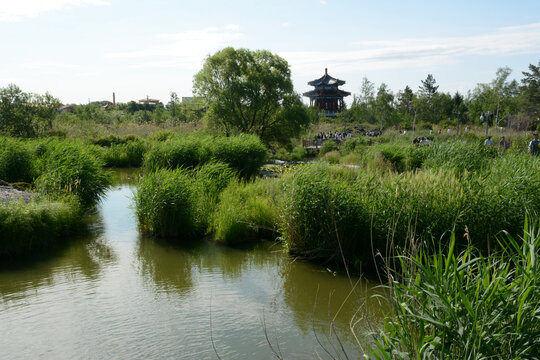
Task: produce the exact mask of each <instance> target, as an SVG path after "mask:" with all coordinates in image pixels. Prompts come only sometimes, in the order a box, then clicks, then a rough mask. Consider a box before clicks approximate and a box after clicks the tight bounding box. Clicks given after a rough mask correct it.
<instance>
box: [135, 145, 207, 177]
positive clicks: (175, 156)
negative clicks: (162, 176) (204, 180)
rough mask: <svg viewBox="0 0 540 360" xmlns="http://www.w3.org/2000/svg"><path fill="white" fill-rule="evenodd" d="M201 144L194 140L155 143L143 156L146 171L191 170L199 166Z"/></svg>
mask: <svg viewBox="0 0 540 360" xmlns="http://www.w3.org/2000/svg"><path fill="white" fill-rule="evenodd" d="M200 147H201V142H200V141H197V140H196V139H195V138H192V137H186V138H171V139H169V140H166V141H164V142H162V143H157V144H154V145H153V146H152V148H151V149H150V150H149V151H148V152H147V153H146V155H145V156H144V167H145V169H146V170H148V171H156V170H158V169H176V168H179V167H185V168H192V167H195V166H197V165H198V164H199V158H200V155H199V148H200Z"/></svg>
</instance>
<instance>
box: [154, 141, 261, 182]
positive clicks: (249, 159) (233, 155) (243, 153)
mask: <svg viewBox="0 0 540 360" xmlns="http://www.w3.org/2000/svg"><path fill="white" fill-rule="evenodd" d="M265 160H266V147H265V146H264V145H263V143H262V142H261V141H260V140H259V138H258V137H256V136H253V135H245V134H242V135H238V136H232V137H210V136H199V137H197V136H185V137H172V138H170V139H168V140H166V141H164V142H162V143H158V144H154V146H153V147H152V148H151V149H150V150H149V151H148V152H147V154H146V155H145V158H144V167H145V169H146V170H148V171H155V170H157V169H163V168H166V169H175V168H178V167H186V168H194V167H196V166H198V165H201V164H204V163H206V162H209V161H216V162H221V163H225V164H227V165H228V166H229V167H231V168H232V169H234V170H236V171H237V172H238V174H239V175H240V176H241V177H244V178H249V177H252V176H254V175H255V174H256V173H257V171H258V170H259V168H260V167H261V166H262V165H263V164H264V161H265Z"/></svg>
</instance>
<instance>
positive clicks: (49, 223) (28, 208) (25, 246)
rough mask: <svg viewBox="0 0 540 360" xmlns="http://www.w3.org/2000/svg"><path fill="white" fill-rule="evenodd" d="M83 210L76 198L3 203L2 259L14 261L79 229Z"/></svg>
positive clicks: (0, 220)
mask: <svg viewBox="0 0 540 360" xmlns="http://www.w3.org/2000/svg"><path fill="white" fill-rule="evenodd" d="M81 218H82V213H81V211H80V207H79V206H78V205H77V203H76V202H75V201H71V202H70V201H66V200H65V199H64V201H63V202H59V201H48V200H45V199H41V200H33V201H31V202H30V203H29V204H25V203H24V202H23V201H12V202H10V203H8V204H7V205H6V206H2V205H0V234H2V235H1V236H0V258H2V259H7V260H12V259H14V258H20V257H23V256H26V255H28V254H31V253H35V252H38V251H42V250H45V249H48V248H50V247H51V246H54V244H57V243H58V242H59V241H60V240H61V239H64V238H66V236H68V235H70V234H72V233H73V232H75V231H76V229H77V227H79V226H80V224H81Z"/></svg>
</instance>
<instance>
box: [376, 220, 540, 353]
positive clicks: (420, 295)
mask: <svg viewBox="0 0 540 360" xmlns="http://www.w3.org/2000/svg"><path fill="white" fill-rule="evenodd" d="M539 225H540V221H539V218H538V216H534V215H533V216H529V217H528V219H526V221H525V222H524V230H523V236H521V237H520V238H515V237H513V236H511V235H509V234H500V235H499V236H498V237H497V240H498V242H499V245H500V250H499V251H497V252H495V253H492V254H488V255H485V254H483V252H481V251H478V250H477V249H475V247H474V246H472V245H470V246H468V247H467V248H465V249H464V250H463V251H458V250H457V247H456V238H455V236H454V235H452V236H451V239H450V244H449V246H448V247H446V246H439V247H438V251H435V252H433V251H432V250H431V249H427V248H426V247H425V246H421V245H420V246H418V247H417V248H418V249H419V250H418V251H414V250H413V249H415V248H416V247H415V246H412V247H409V250H410V251H403V252H401V254H400V255H399V256H398V260H399V261H398V263H399V266H397V267H394V268H390V269H389V275H390V276H388V278H389V279H390V280H391V281H390V282H389V284H388V291H389V293H390V294H391V297H390V299H389V303H390V304H389V307H388V308H389V309H390V313H389V314H388V316H387V317H386V318H385V323H384V326H383V328H382V330H381V331H380V332H379V333H376V334H375V340H374V346H372V348H371V351H370V354H369V356H370V357H372V358H375V359H536V358H538V354H539V351H538V350H539V349H540V337H539V334H540V321H539V319H540V286H539V284H540V262H539V261H538V259H539V258H540V227H539ZM397 269H399V270H397ZM383 301H384V300H383Z"/></svg>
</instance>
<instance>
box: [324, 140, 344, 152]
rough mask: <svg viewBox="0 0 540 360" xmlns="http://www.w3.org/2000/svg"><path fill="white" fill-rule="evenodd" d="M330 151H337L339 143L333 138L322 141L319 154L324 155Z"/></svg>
mask: <svg viewBox="0 0 540 360" xmlns="http://www.w3.org/2000/svg"><path fill="white" fill-rule="evenodd" d="M331 151H339V145H338V143H337V142H335V141H333V140H326V141H324V142H323V144H322V146H321V150H320V154H321V155H324V154H326V153H329V152H331Z"/></svg>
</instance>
